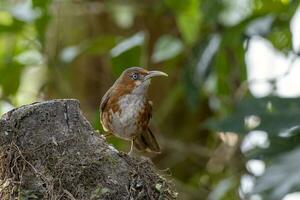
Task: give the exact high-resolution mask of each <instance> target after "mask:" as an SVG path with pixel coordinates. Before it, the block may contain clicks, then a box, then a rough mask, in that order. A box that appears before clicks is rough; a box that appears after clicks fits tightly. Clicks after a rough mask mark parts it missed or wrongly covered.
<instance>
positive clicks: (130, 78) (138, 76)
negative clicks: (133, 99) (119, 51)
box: [116, 67, 168, 94]
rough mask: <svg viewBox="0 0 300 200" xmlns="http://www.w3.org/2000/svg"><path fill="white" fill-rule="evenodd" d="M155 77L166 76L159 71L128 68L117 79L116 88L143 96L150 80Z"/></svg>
mask: <svg viewBox="0 0 300 200" xmlns="http://www.w3.org/2000/svg"><path fill="white" fill-rule="evenodd" d="M156 76H168V74H166V73H164V72H161V71H148V70H146V69H143V68H141V67H130V68H128V69H126V70H125V71H124V72H123V73H122V74H121V76H120V77H119V78H118V80H117V81H116V86H117V87H120V88H122V89H123V90H126V91H128V92H130V93H135V94H145V93H146V92H147V89H148V87H149V85H150V83H151V78H153V77H156ZM124 92H125V91H124Z"/></svg>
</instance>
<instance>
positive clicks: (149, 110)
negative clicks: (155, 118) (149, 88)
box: [147, 101, 153, 120]
mask: <svg viewBox="0 0 300 200" xmlns="http://www.w3.org/2000/svg"><path fill="white" fill-rule="evenodd" d="M152 106H153V102H152V101H148V103H147V107H148V115H149V120H150V119H151V118H152Z"/></svg>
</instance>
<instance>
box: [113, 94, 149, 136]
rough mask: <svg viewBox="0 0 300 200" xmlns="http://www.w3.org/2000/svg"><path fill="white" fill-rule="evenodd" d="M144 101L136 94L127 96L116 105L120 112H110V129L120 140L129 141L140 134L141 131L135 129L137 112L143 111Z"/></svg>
mask: <svg viewBox="0 0 300 200" xmlns="http://www.w3.org/2000/svg"><path fill="white" fill-rule="evenodd" d="M145 102H146V99H145V98H141V96H139V95H136V94H127V95H125V96H124V97H122V98H121V99H120V100H119V102H118V104H119V106H120V112H116V113H114V112H113V111H112V110H110V111H109V112H110V116H111V119H110V121H111V129H112V131H113V132H114V134H115V135H116V136H118V137H120V138H123V139H127V140H130V139H132V138H134V137H135V136H136V135H138V134H140V133H141V131H142V130H138V128H137V119H138V117H139V111H140V110H141V109H144V106H145Z"/></svg>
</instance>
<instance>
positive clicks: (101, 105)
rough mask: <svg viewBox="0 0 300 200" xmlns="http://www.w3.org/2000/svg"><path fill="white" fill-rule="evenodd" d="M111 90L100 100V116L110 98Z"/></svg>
mask: <svg viewBox="0 0 300 200" xmlns="http://www.w3.org/2000/svg"><path fill="white" fill-rule="evenodd" d="M111 90H112V89H111V88H110V89H109V90H107V92H106V93H105V94H104V96H103V97H102V99H101V103H100V109H99V110H100V115H101V113H102V112H103V111H104V109H105V106H106V104H107V102H108V100H109V98H110V94H111Z"/></svg>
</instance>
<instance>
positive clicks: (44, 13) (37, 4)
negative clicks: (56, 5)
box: [32, 0, 52, 44]
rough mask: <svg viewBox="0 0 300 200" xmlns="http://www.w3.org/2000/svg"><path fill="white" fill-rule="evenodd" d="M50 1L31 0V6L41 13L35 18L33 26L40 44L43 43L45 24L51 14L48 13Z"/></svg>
mask: <svg viewBox="0 0 300 200" xmlns="http://www.w3.org/2000/svg"><path fill="white" fill-rule="evenodd" d="M51 2H52V0H43V1H40V0H32V7H33V8H34V9H35V10H37V9H38V10H39V11H40V12H41V15H40V16H39V17H38V18H37V19H36V20H35V27H36V30H37V32H38V39H39V41H40V42H41V44H44V42H45V37H46V30H47V25H48V23H49V21H50V19H51V15H50V13H49V9H50V5H51Z"/></svg>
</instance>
